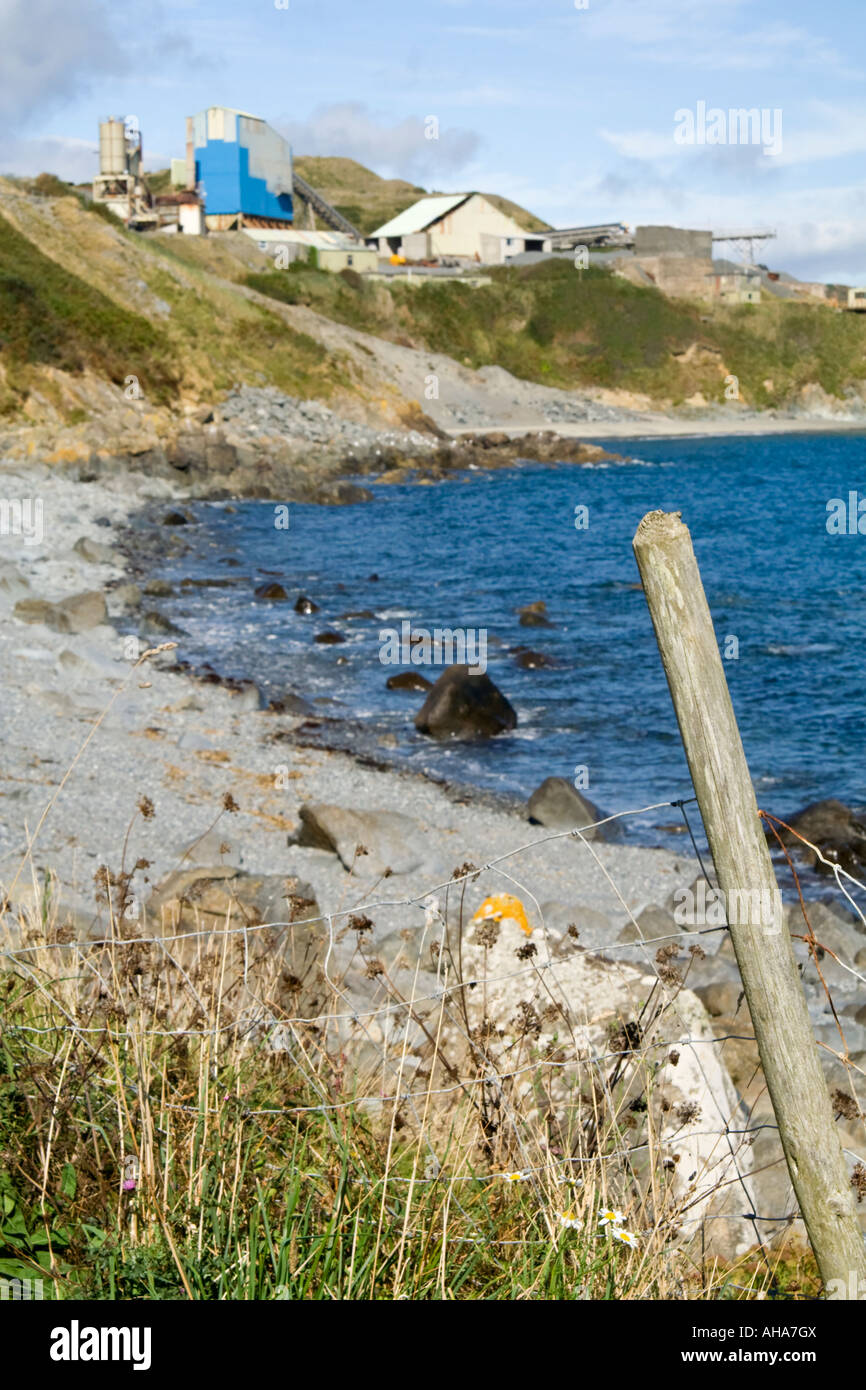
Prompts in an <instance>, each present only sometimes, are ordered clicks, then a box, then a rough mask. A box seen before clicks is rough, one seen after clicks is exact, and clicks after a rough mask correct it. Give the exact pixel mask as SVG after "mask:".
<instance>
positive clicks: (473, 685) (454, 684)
mask: <svg viewBox="0 0 866 1390" xmlns="http://www.w3.org/2000/svg"><path fill="white" fill-rule="evenodd" d="M516 727H517V714H516V713H515V711H514V709H513V707H512V705H511V704H510V703H509V702H508V700H507V699H506V698H505V696H504V695H503V694H502V691H501V690H499V689H498V688H497V687H496V686H495V685H494V684H493V681H492V680H491V679H490V677H489V676H487V675H476V676H473V675H471V674H470V671H469V667H468V666H449V667H448V668H447V670H445V671H443V672H442V675H441V676H440V677H439V679H438V680H437V682H436V684H435V685H434V686H433V689H432V690H431V691H430V693H429V694H428V696H427V698H426V700H425V701H424V703H423V705H422V706H421V708H420V709H419V711H418V713H417V714H416V715H415V728H416V729H417V730H418V732H419V733H422V734H427V735H428V737H429V738H439V739H447V738H462V739H471V738H493V737H494V736H495V735H496V734H502V733H507V732H508V731H509V730H510V729H515V728H516Z"/></svg>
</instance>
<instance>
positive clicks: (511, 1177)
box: [499, 1173, 529, 1182]
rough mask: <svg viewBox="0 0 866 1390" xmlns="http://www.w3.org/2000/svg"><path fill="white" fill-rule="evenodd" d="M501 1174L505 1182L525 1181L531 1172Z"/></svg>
mask: <svg viewBox="0 0 866 1390" xmlns="http://www.w3.org/2000/svg"><path fill="white" fill-rule="evenodd" d="M499 1176H500V1177H501V1178H502V1179H503V1180H504V1181H505V1182H525V1180H526V1178H527V1177H528V1176H529V1174H528V1173H500V1174H499Z"/></svg>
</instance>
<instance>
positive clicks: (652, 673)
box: [164, 434, 866, 820]
mask: <svg viewBox="0 0 866 1390" xmlns="http://www.w3.org/2000/svg"><path fill="white" fill-rule="evenodd" d="M864 439H866V436H864V435H863V434H851V435H838V434H836V435H826V436H816V435H798V436H792V435H787V436H777V437H771V438H762V439H731V438H726V439H685V440H676V441H671V440H652V441H645V440H641V441H633V440H632V441H626V442H622V443H620V444H617V443H615V442H611V444H610V445H609V446H608V447H610V448H611V449H618V450H619V451H621V452H622V453H627V454H630V455H631V456H632V459H633V461H632V462H628V463H624V464H611V465H607V466H604V465H600V466H593V467H588V468H587V467H574V466H570V465H560V466H551V467H547V466H539V465H537V464H526V465H521V466H519V467H517V468H514V469H509V470H501V471H494V472H480V471H479V472H472V473H469V474H466V475H464V476H463V478H461V479H452V480H450V481H448V482H445V483H442V484H438V485H435V486H429V487H418V486H411V485H407V486H393V485H392V486H379V487H374V491H375V494H376V496H375V501H374V502H370V503H363V504H359V505H357V506H349V507H317V506H312V505H309V506H307V505H299V504H292V506H291V509H290V526H289V529H288V530H279V529H276V528H275V525H274V506H273V504H271V503H264V502H249V503H243V504H238V505H237V510H236V511H230V510H227V509H226V507H225V506H224V505H223V504H198V505H197V506H196V508H195V513H196V517H197V519H198V521H199V523H200V524H199V525H198V526H196V527H190V528H188V529H187V530H186V531H185V532H184V539H185V540H186V541H188V542H189V543H190V544H191V545H192V547H193V549H192V552H191V553H190V554H188V555H187V556H185V557H184V558H183V559H181V560H178V561H177V562H176V563H174V565H173V566H172V567H171V568H170V569H169V568H167V569H166V570H165V571H164V574H165V576H166V577H168V578H171V579H173V580H175V581H179V580H180V579H182V578H183V577H184V576H186V575H192V576H198V577H202V576H219V577H223V578H224V577H231V576H233V575H234V576H235V577H239V576H244V578H243V581H242V582H241V583H239V584H238V585H237V586H235V587H232V588H221V589H220V588H214V589H197V590H187V591H184V592H182V593H180V594H179V595H178V597H177V598H176V599H174V600H169V601H167V602H166V604H165V605H164V608H165V611H166V612H167V613H168V614H169V616H170V617H171V618H172V619H173V620H174V621H175V622H176V623H178V624H179V625H180V626H181V627H182V628H183V629H184V630H185V633H186V636H185V637H184V638H183V639H182V640H181V648H182V652H181V654H182V655H184V656H187V657H189V658H191V659H193V660H195V661H202V660H208V661H210V662H211V664H212V665H213V666H215V667H216V668H217V669H218V670H220V671H221V672H223V673H225V674H230V675H247V676H252V677H253V678H254V679H256V680H257V681H258V682H259V683H260V684H261V685H262V686H263V687H264V688H265V689H266V691H267V692H268V693H269V694H271V695H273V694H276V693H279V691H280V690H281V689H285V688H289V689H292V690H293V691H295V692H297V693H299V694H302V695H304V696H305V697H306V698H308V699H309V700H311V701H313V702H316V701H318V702H319V703H318V704H317V705H316V707H317V709H318V710H320V711H321V713H322V714H327V715H329V716H331V717H341V718H342V717H344V718H351V719H360V720H362V721H363V724H364V727H365V729H366V730H367V731H368V732H369V734H370V735H371V737H373V738H376V737H382V736H390V737H386V742H387V743H396V746H393V747H389V748H387V749H386V751H385V756H386V757H388V758H390V759H393V760H396V761H399V762H402V763H403V764H407V765H410V766H412V767H415V768H418V769H428V770H431V771H433V772H434V773H437V774H439V775H445V776H448V777H450V778H453V779H455V780H457V781H462V782H472V783H476V784H480V785H483V786H486V787H489V788H494V789H498V790H509V791H513V792H517V793H521V794H524V795H525V794H527V793H529V792H530V791H531V790H532V789H533V788H534V787H535V786H537V784H538V783H539V782H540V781H541V780H542V779H543V778H544V777H546V776H548V775H551V774H558V775H561V776H565V777H573V776H574V773H575V768H577V767H583V768H586V769H587V773H588V779H589V781H588V787H587V788H586V790H587V794H588V795H589V796H590V797H591V798H592V799H593V800H594V801H596V802H597V803H599V804H600V805H601V806H602V807H605V808H608V809H623V808H626V807H638V806H641V805H644V804H649V803H652V802H656V801H661V800H665V799H669V798H671V799H672V798H676V797H680V796H688V795H690V794H691V785H690V781H689V777H688V771H687V768H686V764H685V759H684V756H683V753H682V749H681V746H680V741H679V735H678V732H677V726H676V721H675V718H674V714H673V709H672V707H671V703H670V697H669V695H668V690H667V685H666V682H665V678H664V674H663V671H662V668H661V664H660V660H659V656H658V651H657V648H656V644H655V638H654V635H653V631H652V626H651V623H650V619H649V614H648V611H647V608H646V603H645V600H644V597H643V594H642V592H640V590H639V588H637V587H636V584H637V570H636V566H635V562H634V558H633V555H632V550H631V541H632V537H633V535H634V531H635V528H636V526H637V524H638V522H639V521H640V518H641V517H642V516H643V514H644V513H645V512H646V511H648V510H650V509H652V508H656V507H660V508H663V509H665V510H675V511H681V512H682V515H683V519H684V521H685V522H686V523H687V525H688V526H689V527H690V529H691V533H692V537H693V540H694V545H695V550H696V553H697V557H698V561H699V564H700V567H701V573H702V576H703V581H704V586H705V589H706V592H707V597H708V600H709V604H710V609H711V612H712V615H713V620H714V623H715V627H716V634H717V637H718V639H719V642H720V645H721V646H722V648H723V649H724V648H725V645H726V639H727V638H729V637H734V638H736V639H737V642H738V646H739V655H738V657H737V659H730V660H726V661H725V669H726V672H727V676H728V681H729V684H730V688H731V694H732V697H733V702H734V708H735V710H736V714H737V718H738V720H739V725H740V729H741V732H742V736H743V742H744V745H745V749H746V754H747V757H748V760H749V764H750V767H751V769H752V774H753V778H754V782H755V787H756V791H757V795H758V802H759V805H761V806H763V807H765V808H766V809H768V810H771V811H773V812H776V813H778V814H781V815H783V816H785V815H786V814H787V813H790V812H792V811H794V810H795V809H797V808H798V807H800V806H802V805H804V804H805V803H807V802H809V801H813V800H817V799H819V798H823V797H828V796H838V797H840V798H841V799H843V800H845V801H848V802H853V803H854V804H862V803H863V802H864V801H866V795H864V754H866V725H864V675H866V662H864V637H866V535H864V536H861V535H855V536H850V535H843V536H832V535H830V534H828V531H827V525H826V521H827V502H828V500H829V499H830V498H834V497H839V498H845V499H847V496H848V493H849V491H850V490H852V489H859V490H860V491H861V493H862V495H864V496H866V466H864ZM365 481H366V480H365ZM579 504H583V505H585V506H586V507H588V508H589V526H588V529H587V530H584V531H578V530H576V529H575V525H574V515H575V507H576V506H577V505H579ZM232 560H234V561H236V562H237V564H234V565H232V564H231V563H230V562H231V561H232ZM227 562H229V563H227ZM373 573H376V574H378V579H372V578H371V577H370V576H371V575H372V574H373ZM269 577H274V578H278V579H280V581H281V582H282V583H283V584H284V585H285V587H286V588H287V590H288V591H289V594H290V598H291V599H292V600H294V598H295V597H296V596H297V594H298V593H305V594H307V595H309V596H310V597H311V598H312V599H313V600H314V601H315V602H316V603H318V604H319V605H320V607H321V612H320V613H317V614H315V615H313V616H311V617H303V616H300V615H297V614H295V613H294V612H293V611H291V604H286V603H283V604H269V603H256V602H254V601H253V600H252V597H251V596H252V590H253V588H254V587H255V584H257V583H262V582H264V580H265V579H267V578H269ZM537 599H544V600H545V601H546V603H547V610H548V615H549V617H550V619H551V620H552V621H553V622H554V623H555V627H554V628H551V629H535V628H525V627H521V626H520V625H519V621H518V618H517V615H516V613H515V609H516V608H517V607H519V606H520V605H523V604H528V603H531V602H533V601H534V600H537ZM358 609H369V610H371V611H372V612H373V613H374V614H375V615H376V616H375V617H374V618H373V619H363V618H362V619H349V618H343V617H342V616H341V615H343V614H344V613H346V612H347V611H350V610H358ZM404 618H407V619H409V620H410V621H411V623H412V627H413V629H415V628H418V627H424V628H428V629H433V628H436V627H441V628H457V627H464V628H476V629H480V628H486V629H487V631H488V634H489V643H490V646H489V651H488V674H489V675H490V677H491V678H492V679H493V680H494V681H495V682H496V684H497V685H498V686H499V687H500V688H501V689H502V690H503V691H504V693H505V694H506V695H507V696H508V698H509V700H510V701H511V702H512V704H513V705H514V707H515V709H516V710H517V713H518V718H519V723H518V728H517V730H516V732H515V733H513V734H509V735H505V736H501V737H498V738H496V739H494V740H490V741H488V742H481V743H473V744H453V745H445V746H442V745H438V744H436V743H433V742H431V741H430V740H429V739H426V738H423V737H421V736H420V735H418V734H416V733H415V731H414V728H413V724H412V717H413V715H414V713H415V711H416V709H417V708H418V704H419V699H420V697H418V696H413V695H406V694H404V693H392V692H389V691H386V689H385V681H386V679H387V677H388V676H389V675H391V674H393V673H394V672H395V670H398V669H401V668H398V667H392V666H383V665H382V664H381V662H380V660H379V650H380V646H381V643H380V637H379V634H380V631H381V630H382V629H383V628H387V627H396V628H399V626H400V623H401V620H402V619H404ZM326 627H330V628H334V629H336V630H338V631H339V632H342V633H343V634H344V635H345V636H346V637H347V638H348V640H347V642H346V643H345V644H342V645H338V646H328V647H319V646H316V645H314V644H313V641H312V638H313V634H314V633H316V632H319V631H321V630H322V629H323V628H326ZM500 644H501V645H500ZM519 645H524V646H527V647H531V648H532V649H534V650H539V651H542V652H545V653H547V654H548V655H549V656H551V657H553V658H554V659H555V661H556V662H557V668H556V669H555V670H534V671H524V670H521V669H519V668H518V667H517V665H516V664H515V661H514V659H513V657H512V656H511V655H510V654H509V651H508V649H509V648H513V647H515V646H519ZM731 645H732V644H730V643H728V649H730V647H731ZM419 669H421V670H422V671H423V670H424V668H419ZM424 673H425V674H427V675H428V676H430V677H432V678H433V679H435V677H436V675H437V674H438V671H437V670H436V669H432V670H431V669H428V670H426V671H425V672H424ZM671 818H672V817H671ZM654 819H656V820H657V819H658V817H655V818H654Z"/></svg>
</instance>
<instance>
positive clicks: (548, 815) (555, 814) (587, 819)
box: [529, 777, 621, 840]
mask: <svg viewBox="0 0 866 1390" xmlns="http://www.w3.org/2000/svg"><path fill="white" fill-rule="evenodd" d="M529 819H530V821H532V822H533V824H534V825H546V826H549V828H550V829H551V830H575V829H578V830H581V832H582V834H583V837H584V839H586V840H611V839H614V838H617V837H618V834H621V831H620V829H619V826H618V825H617V822H616V821H611V822H610V823H609V824H608V825H599V826H594V827H593V828H592V829H590V830H584V829H583V827H584V826H588V825H591V824H592V822H593V821H599V820H603V819H604V811H600V810H599V808H598V807H597V806H596V805H594V804H593V802H591V801H590V800H589V797H586V796H581V794H580V792H579V791H577V790H576V788H575V787H573V786H572V784H571V782H569V781H568V779H567V778H565V777H545V779H544V781H543V782H542V784H541V786H540V787H536V789H535V791H534V792H533V793H532V796H531V797H530V798H529Z"/></svg>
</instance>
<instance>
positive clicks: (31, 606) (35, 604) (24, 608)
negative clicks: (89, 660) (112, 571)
mask: <svg viewBox="0 0 866 1390" xmlns="http://www.w3.org/2000/svg"><path fill="white" fill-rule="evenodd" d="M13 613H14V616H15V617H16V618H18V619H20V621H21V622H24V623H44V625H45V626H46V627H50V628H53V629H54V631H55V632H87V631H88V629H89V628H92V627H99V626H101V624H103V623H107V622H108V610H107V608H106V606H105V595H104V594H101V593H99V591H98V590H96V589H89V590H87V591H86V592H85V593H83V594H72V595H70V597H69V598H64V599H61V600H60V602H59V603H49V602H48V601H47V600H46V599H41V598H25V599H20V600H19V602H18V603H16V605H15V608H14V610H13Z"/></svg>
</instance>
